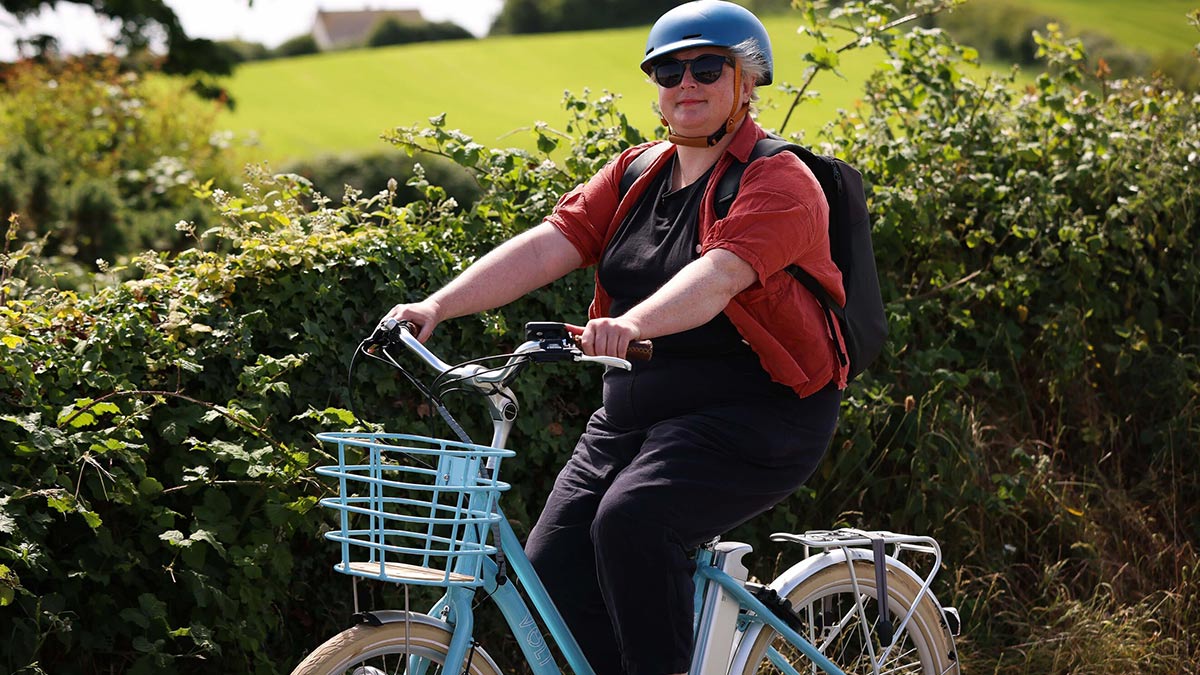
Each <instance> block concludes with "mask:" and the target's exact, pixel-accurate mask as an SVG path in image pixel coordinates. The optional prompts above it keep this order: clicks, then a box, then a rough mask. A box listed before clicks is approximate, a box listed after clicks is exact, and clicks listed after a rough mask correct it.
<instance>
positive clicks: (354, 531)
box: [317, 432, 515, 586]
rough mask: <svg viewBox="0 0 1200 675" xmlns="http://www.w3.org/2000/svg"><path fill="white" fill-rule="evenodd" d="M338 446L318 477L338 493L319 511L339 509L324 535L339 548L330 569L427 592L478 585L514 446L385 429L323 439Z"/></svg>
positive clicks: (325, 435)
mask: <svg viewBox="0 0 1200 675" xmlns="http://www.w3.org/2000/svg"><path fill="white" fill-rule="evenodd" d="M317 439H318V440H321V441H324V442H327V443H336V444H337V447H338V452H337V457H338V463H337V465H336V466H322V467H318V468H317V473H318V474H320V475H322V476H329V477H332V478H336V479H337V486H338V487H337V490H338V493H337V496H336V497H328V498H325V499H322V500H321V505H322V506H325V507H328V508H331V509H334V510H335V511H337V512H338V516H339V520H340V522H339V527H338V529H334V530H333V531H331V532H328V533H326V534H325V537H326V538H327V539H330V540H332V541H335V542H338V543H339V544H341V549H342V561H341V562H340V563H338V564H337V565H335V566H334V569H335V570H337V571H338V572H341V573H343V574H349V575H353V576H358V577H366V578H369V579H378V580H380V581H391V582H397V583H406V584H417V585H425V586H480V585H482V584H483V580H482V579H481V577H480V569H481V567H482V566H483V560H484V558H485V557H487V556H489V555H491V554H493V553H495V552H496V548H495V546H493V545H489V544H488V543H487V536H488V532H489V530H490V529H491V526H492V524H493V523H496V522H498V521H499V520H500V514H499V512H498V511H497V509H496V501H497V499H498V498H499V496H500V493H501V492H503V491H505V490H507V489H508V488H509V485H508V484H506V483H503V482H501V481H500V480H499V478H498V475H499V468H500V459H501V458H503V457H511V456H513V454H515V453H513V452H512V451H511V450H505V449H502V448H492V447H488V446H484V445H473V444H470V443H459V442H456V441H447V440H440V439H436V438H426V437H424V436H409V435H404V434H384V433H353V432H338V433H323V434H318V435H317Z"/></svg>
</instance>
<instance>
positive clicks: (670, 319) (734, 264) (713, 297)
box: [622, 249, 755, 339]
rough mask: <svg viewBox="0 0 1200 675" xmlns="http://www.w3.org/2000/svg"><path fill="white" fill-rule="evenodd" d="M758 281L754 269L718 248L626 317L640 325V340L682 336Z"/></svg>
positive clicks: (686, 269)
mask: <svg viewBox="0 0 1200 675" xmlns="http://www.w3.org/2000/svg"><path fill="white" fill-rule="evenodd" d="M754 281H755V273H754V268H752V267H751V266H750V265H749V264H748V263H746V262H745V261H743V260H742V259H741V258H739V257H737V256H736V255H734V254H733V253H730V252H729V251H725V250H722V249H717V250H714V251H711V252H710V253H708V254H707V255H705V256H704V257H702V258H699V259H697V260H694V261H692V262H691V263H690V264H689V265H688V266H687V267H684V268H683V269H682V270H680V271H679V273H678V274H676V275H675V276H674V277H672V278H671V280H670V281H668V282H667V283H665V284H663V286H662V287H661V288H659V289H658V290H657V291H655V292H654V294H653V295H651V296H650V297H649V298H646V299H645V300H644V301H642V302H641V303H640V304H638V305H637V306H636V307H634V308H633V309H631V310H629V312H627V313H626V314H625V316H624V317H622V318H625V319H627V320H629V321H630V322H632V323H633V324H634V326H636V328H637V331H638V333H639V335H638V336H637V337H638V339H649V338H655V337H659V336H662V335H671V334H674V333H679V332H682V331H685V330H688V329H690V328H695V327H697V326H701V325H704V324H705V323H707V322H708V321H710V320H711V319H712V318H713V317H715V316H716V315H718V314H720V313H721V311H722V310H724V309H725V306H726V305H728V304H729V301H730V300H732V299H733V296H735V295H737V294H738V293H740V292H741V291H742V290H743V289H745V288H746V287H747V286H749V285H750V284H752V283H754Z"/></svg>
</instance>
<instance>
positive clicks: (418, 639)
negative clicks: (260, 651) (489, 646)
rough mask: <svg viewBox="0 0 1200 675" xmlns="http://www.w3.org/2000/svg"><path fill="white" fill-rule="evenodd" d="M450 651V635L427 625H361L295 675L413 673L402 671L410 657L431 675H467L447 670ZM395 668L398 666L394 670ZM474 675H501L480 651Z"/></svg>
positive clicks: (322, 648)
mask: <svg viewBox="0 0 1200 675" xmlns="http://www.w3.org/2000/svg"><path fill="white" fill-rule="evenodd" d="M449 648H450V631H448V630H446V629H445V628H442V627H440V626H434V625H429V624H427V623H417V622H412V623H408V624H406V623H405V622H404V621H396V622H393V623H385V624H383V625H381V626H370V625H365V624H364V625H358V626H354V627H353V628H349V629H347V630H344V631H342V632H341V633H338V634H337V635H335V636H333V637H332V638H330V639H328V640H326V641H325V643H324V644H322V645H321V646H320V647H317V648H316V650H314V651H313V652H312V653H311V654H309V655H308V656H307V657H305V659H304V660H303V661H301V662H300V665H298V666H296V668H295V670H293V671H292V675H351V674H352V673H359V674H365V673H374V672H376V671H373V670H369V669H367V668H365V667H366V666H370V667H373V668H375V669H377V671H378V672H382V673H387V674H388V675H390V674H391V673H395V672H410V671H409V670H408V669H407V668H403V669H401V668H400V666H401V665H402V663H403V661H404V660H405V659H406V658H407V657H409V656H416V657H418V658H420V659H422V660H423V662H424V663H423V664H422V665H424V666H425V667H424V668H423V669H422V670H423V671H424V672H425V673H426V674H427V675H437V674H439V673H443V672H445V673H453V674H454V675H459V674H460V673H463V672H464V669H463V668H462V667H458V668H451V669H449V670H447V669H446V668H445V663H446V652H447V651H448V650H449ZM392 664H395V666H394V667H392ZM470 673H471V675H500V671H499V670H498V669H497V668H496V665H495V663H493V662H492V659H491V657H490V656H488V655H487V653H486V652H484V651H483V650H482V649H478V648H477V649H476V650H475V653H474V654H473V655H472V656H471V670H470Z"/></svg>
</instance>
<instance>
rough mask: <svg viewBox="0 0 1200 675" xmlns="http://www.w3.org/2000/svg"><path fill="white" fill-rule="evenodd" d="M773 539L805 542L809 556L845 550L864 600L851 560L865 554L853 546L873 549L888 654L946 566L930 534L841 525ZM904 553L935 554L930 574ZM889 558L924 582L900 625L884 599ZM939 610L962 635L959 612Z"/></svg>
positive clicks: (951, 629)
mask: <svg viewBox="0 0 1200 675" xmlns="http://www.w3.org/2000/svg"><path fill="white" fill-rule="evenodd" d="M771 540H772V541H780V542H791V543H795V544H801V545H802V546H804V557H805V558H808V557H810V556H813V555H816V554H817V553H819V552H828V551H830V550H835V549H836V550H841V551H842V552H843V554H844V555H845V559H846V562H847V564H848V567H849V571H850V580H851V583H852V584H853V586H854V590H855V594H856V595H857V596H858V598H859V602H860V603H861V601H862V598H863V597H865V596H864V594H863V593H862V592H861V591H860V590H859V587H858V575H857V574H856V573H855V571H854V565H853V564H850V563H852V561H853V560H855V559H861V557H860V556H855V555H853V554H851V553H850V549H857V550H859V551H869V552H870V555H871V559H872V561H873V562H874V568H875V590H876V602H877V605H878V609H879V622H878V624H877V626H876V632H877V634H878V635H879V638H880V641H881V643H882V644H883V646H884V648H885V654H886V650H890V649H891V646H892V643H893V639H894V637H895V635H896V634H897V633H899V632H901V631H903V630H904V628H905V627H906V626H907V625H908V622H909V621H910V620H911V619H912V616H913V614H914V613H915V612H916V610H917V607H918V606H919V605H920V602H921V600H922V599H924V598H925V596H927V595H928V596H929V597H931V598H933V597H934V596H933V594H932V593H931V591H930V587H931V586H932V585H933V579H934V577H935V576H936V575H937V572H938V570H940V569H941V566H942V549H941V547H940V546H939V545H938V543H937V540H935V539H933V538H932V537H927V536H919V535H911V534H900V533H896V532H889V531H886V530H859V529H856V528H840V529H836V530H810V531H808V532H805V533H803V534H793V533H787V532H778V533H775V534H772V535H771ZM889 547H890V548H891V551H890V554H889V552H888V551H887V548H889ZM904 554H910V555H909V556H908V557H912V554H915V555H918V556H922V555H925V556H932V557H933V559H932V564H930V561H929V560H928V559H924V560H922V562H923V563H924V564H922V565H921V567H924V565H926V564H928V565H929V572H928V574H925V575H924V576H922V575H920V574H918V573H917V572H916V571H915V570H913V569H912V567H911V566H909V565H907V564H905V563H903V562H902V561H901V560H900V558H901V556H902V555H904ZM888 557H891V558H892V559H893V560H896V561H897V562H901V563H902V564H905V566H906V567H909V570H910V571H912V572H913V575H914V577H915V578H917V579H918V580H920V584H921V587H920V589H919V591H918V592H917V596H916V598H914V600H913V604H912V607H910V608H909V609H908V611H907V612H906V613H905V616H904V617H903V619H902V620H901V621H900V623H899V625H894V624H893V623H892V621H891V617H890V616H889V612H888V603H887V602H885V601H884V598H887V597H888V592H887V561H886V559H887V558H888ZM935 602H936V601H935ZM938 609H939V610H941V613H942V619H943V621H944V622H945V624H946V627H947V628H948V629H949V632H950V634H951V635H958V631H959V626H960V621H959V617H958V611H957V610H955V609H954V608H953V607H947V608H942V607H939V608H938ZM860 611H861V607H860Z"/></svg>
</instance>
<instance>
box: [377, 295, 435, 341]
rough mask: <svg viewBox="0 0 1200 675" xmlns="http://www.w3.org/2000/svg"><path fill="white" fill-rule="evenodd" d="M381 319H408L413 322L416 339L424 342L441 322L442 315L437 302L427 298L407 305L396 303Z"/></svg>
mask: <svg viewBox="0 0 1200 675" xmlns="http://www.w3.org/2000/svg"><path fill="white" fill-rule="evenodd" d="M383 319H384V320H387V319H395V320H397V321H408V322H411V323H413V324H415V325H416V327H417V340H418V341H420V342H422V343H424V342H425V341H426V340H428V339H429V336H430V335H433V329H434V328H435V327H437V325H438V324H439V323H441V322H442V315H441V308H440V307H439V306H438V304H437V303H436V302H434V301H433V300H431V299H428V298H427V299H425V300H422V301H421V302H414V303H412V304H408V305H396V306H395V307H393V308H392V309H391V311H389V312H388V313H387V314H386V315H384V317H383Z"/></svg>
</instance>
